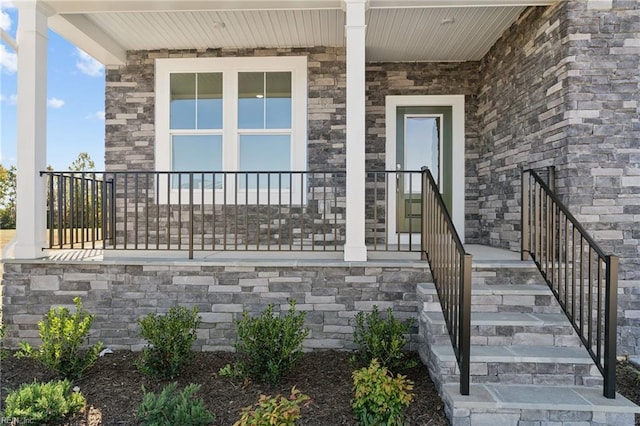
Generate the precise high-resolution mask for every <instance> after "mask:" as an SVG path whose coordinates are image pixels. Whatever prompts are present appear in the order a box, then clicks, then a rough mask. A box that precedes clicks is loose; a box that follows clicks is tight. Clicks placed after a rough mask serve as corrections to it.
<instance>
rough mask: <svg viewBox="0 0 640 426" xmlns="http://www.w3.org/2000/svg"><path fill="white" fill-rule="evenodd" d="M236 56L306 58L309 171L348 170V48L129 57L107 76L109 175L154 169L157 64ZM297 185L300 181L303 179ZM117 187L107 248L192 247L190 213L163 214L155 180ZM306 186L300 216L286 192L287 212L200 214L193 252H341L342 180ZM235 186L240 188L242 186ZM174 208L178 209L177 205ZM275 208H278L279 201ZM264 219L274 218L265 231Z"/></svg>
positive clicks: (316, 179) (131, 179)
mask: <svg viewBox="0 0 640 426" xmlns="http://www.w3.org/2000/svg"><path fill="white" fill-rule="evenodd" d="M235 56H238V57H240V56H243V57H246V56H307V78H308V100H307V102H308V112H307V115H308V123H307V126H308V135H307V161H308V170H309V171H314V170H338V171H344V168H345V98H346V92H345V86H346V62H345V54H344V48H334V47H315V48H309V49H299V48H292V49H202V50H195V49H194V50H171V51H169V50H159V51H131V52H128V55H127V64H126V65H124V66H118V67H110V68H108V69H107V75H106V80H107V82H106V110H105V112H106V142H105V144H106V148H105V149H106V153H105V155H106V158H105V165H106V169H107V171H109V172H123V171H154V170H155V144H154V139H155V125H154V123H155V60H156V59H158V58H206V57H235ZM293 178H299V175H296V176H293ZM282 179H283V180H284V182H288V179H289V177H288V176H282ZM276 180H277V177H274V176H272V184H273V185H276V182H275V181H276ZM233 181H234V177H233V176H230V177H229V180H228V181H227V183H228V185H230V186H231V187H233V186H234V185H233ZM115 182H116V186H117V187H116V190H115V193H116V206H115V215H116V220H115V223H116V233H115V235H114V236H115V241H114V240H110V241H108V243H109V245H116V246H118V247H124V246H125V244H126V246H127V247H128V248H144V247H146V246H151V248H153V247H155V246H156V244H159V245H166V244H173V245H176V244H178V243H180V244H187V243H188V231H187V228H188V224H187V223H188V221H187V220H186V218H187V217H188V210H187V207H183V208H180V207H177V206H173V208H171V209H169V210H167V209H165V205H161V208H160V210H161V212H162V213H161V214H158V206H157V204H156V202H155V198H156V192H155V191H156V190H155V184H156V181H155V179H154V177H153V176H151V177H150V178H147V177H145V176H144V175H140V176H139V177H138V178H136V176H135V175H133V174H132V175H128V176H127V180H126V183H125V178H124V176H122V175H120V176H118V177H116V179H115ZM263 182H264V180H263ZM307 182H308V184H309V187H308V194H307V199H308V200H309V202H308V204H307V205H306V206H305V208H303V209H300V208H299V207H298V208H295V207H293V208H291V207H290V206H289V204H290V203H289V196H288V193H287V192H286V191H285V195H284V201H283V202H282V203H283V204H284V205H285V206H284V207H282V206H278V207H274V208H271V209H268V211H267V208H266V207H265V208H260V209H256V208H245V207H243V206H241V207H240V208H236V207H233V208H230V209H231V211H230V210H229V208H227V207H226V206H225V207H224V208H223V207H221V206H216V208H215V209H214V208H212V206H211V205H204V206H203V207H202V208H199V207H196V209H197V214H198V216H199V218H198V220H197V223H196V225H195V226H196V228H197V229H195V232H196V234H197V240H196V241H195V244H196V246H202V245H203V244H204V245H205V246H206V247H212V245H213V244H214V243H215V244H216V245H219V246H220V247H224V246H227V245H232V246H234V247H235V245H236V243H237V244H238V245H239V246H245V245H247V244H249V245H251V246H254V245H258V244H262V245H264V244H266V243H267V242H269V243H270V244H273V245H275V246H279V245H284V246H289V245H290V244H295V245H299V244H300V243H301V242H304V244H313V245H328V246H333V245H335V244H338V245H342V244H343V242H344V234H345V230H344V205H345V201H344V197H345V179H344V173H338V174H329V175H315V176H309V177H308V181H307ZM238 185H242V182H239V183H238ZM145 191H146V192H145ZM163 191H164V188H163ZM125 194H126V195H125ZM221 197H222V195H220V198H221ZM174 198H177V197H174ZM265 198H266V197H265ZM299 198H300V194H296V195H295V196H294V199H293V200H292V204H293V206H296V205H299V204H300V202H299ZM172 202H173V204H176V203H177V200H176V199H174V200H173V201H172ZM239 202H240V204H243V203H244V200H243V199H240V200H239ZM264 202H265V199H263V203H264ZM272 202H274V203H275V200H274V201H272ZM182 203H183V204H188V201H186V200H185V199H183V200H182ZM168 211H170V213H167V212H168ZM260 217H261V218H262V219H261V220H262V221H260V219H259V218H260ZM157 218H159V219H157ZM200 218H202V219H200ZM237 218H240V220H239V221H238V220H237ZM267 218H269V219H270V221H269V223H268V224H267V222H266V221H267V220H268V219H267ZM156 222H158V223H156ZM325 242H326V243H325ZM136 243H137V244H136ZM216 248H217V247H216ZM218 249H219V248H218Z"/></svg>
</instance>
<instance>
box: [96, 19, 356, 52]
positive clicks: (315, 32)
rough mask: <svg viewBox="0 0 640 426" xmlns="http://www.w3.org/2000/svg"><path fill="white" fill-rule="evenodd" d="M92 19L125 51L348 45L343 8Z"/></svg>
mask: <svg viewBox="0 0 640 426" xmlns="http://www.w3.org/2000/svg"><path fill="white" fill-rule="evenodd" d="M87 16H88V19H89V20H90V21H91V22H92V23H93V24H94V25H95V26H97V27H98V28H100V29H101V30H102V31H104V32H106V33H109V34H110V35H111V37H112V38H113V39H114V40H115V41H116V42H118V43H119V44H120V45H121V46H122V47H124V48H125V49H126V50H140V49H165V48H166V49H194V48H208V47H210V48H219V47H226V48H252V47H267V48H280V47H309V46H342V45H343V44H344V12H342V11H341V10H338V9H329V10H260V11H257V10H242V11H204V12H201V11H198V12H190V11H181V12H144V13H143V12H129V13H111V12H109V13H95V14H88V15H87ZM221 24H223V27H222V25H221Z"/></svg>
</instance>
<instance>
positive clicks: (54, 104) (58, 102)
mask: <svg viewBox="0 0 640 426" xmlns="http://www.w3.org/2000/svg"><path fill="white" fill-rule="evenodd" d="M47 105H48V106H50V107H51V108H56V109H58V108H62V107H63V106H64V101H63V100H62V99H58V98H49V99H48V100H47Z"/></svg>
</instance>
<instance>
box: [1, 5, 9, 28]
mask: <svg viewBox="0 0 640 426" xmlns="http://www.w3.org/2000/svg"><path fill="white" fill-rule="evenodd" d="M3 7H4V5H3ZM0 28H1V29H3V30H5V31H7V32H8V31H9V30H10V29H11V17H10V16H9V14H8V13H6V12H5V11H4V10H0Z"/></svg>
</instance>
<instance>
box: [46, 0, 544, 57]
mask: <svg viewBox="0 0 640 426" xmlns="http://www.w3.org/2000/svg"><path fill="white" fill-rule="evenodd" d="M551 1H552V0H530V1H524V2H523V1H520V2H519V1H517V0H496V1H489V0H455V1H453V0H452V1H448V2H446V1H443V0H371V3H370V6H371V7H370V8H369V10H368V11H367V39H366V43H367V45H366V52H367V61H368V62H381V61H391V62H402V61H411V62H413V61H431V62H436V61H470V60H480V59H481V58H482V57H483V56H484V55H485V54H486V53H487V52H488V51H489V49H490V48H491V46H493V44H494V43H495V42H496V40H497V39H498V38H499V37H500V36H501V35H502V34H503V33H504V31H505V30H506V29H507V28H508V27H509V26H510V25H511V24H512V23H513V22H515V21H516V19H517V18H518V16H519V15H520V14H521V13H522V12H523V11H524V10H525V6H514V5H515V4H517V3H529V4H531V3H533V4H537V3H546V4H548V3H549V2H551ZM51 3H55V4H57V5H58V6H60V5H63V4H64V5H66V7H67V8H72V6H73V5H75V4H76V2H69V1H62V2H57V3H56V2H55V1H49V2H48V4H51ZM79 3H90V4H88V5H85V7H86V8H87V9H92V8H93V9H96V8H98V5H95V4H93V3H92V2H79ZM103 3H108V5H109V6H110V8H109V7H104V8H103V9H101V10H99V11H98V10H95V11H89V12H86V13H80V12H79V10H80V9H77V10H74V11H72V12H71V13H69V14H63V15H56V16H54V17H52V18H50V22H51V28H52V29H53V30H54V31H57V32H58V33H59V34H60V35H62V36H63V37H65V38H67V39H69V40H70V41H71V42H72V43H75V44H76V45H78V46H79V47H81V48H83V49H84V50H86V51H87V53H89V54H91V55H93V56H94V57H96V58H97V59H99V60H101V61H103V62H104V63H106V64H121V63H122V61H123V59H122V58H123V57H124V54H123V52H126V51H127V50H147V49H148V50H157V49H204V48H260V47H263V48H289V47H311V46H344V43H345V40H344V26H345V13H344V11H343V10H341V9H338V8H335V6H336V4H338V3H340V4H341V2H340V1H338V2H336V1H333V0H313V1H311V0H310V3H308V5H309V6H326V7H327V8H309V9H303V8H299V7H294V6H300V5H301V4H307V3H304V2H302V1H301V0H291V1H281V2H276V3H278V4H280V5H281V6H282V8H281V9H277V8H274V9H264V7H265V5H266V4H267V2H266V0H265V1H261V0H256V1H253V2H251V1H249V2H246V1H238V2H237V3H234V2H231V1H224V0H220V1H216V0H214V1H212V2H211V3H212V4H210V5H209V6H207V8H206V9H205V10H198V11H191V10H186V9H187V8H189V7H196V6H198V5H201V6H202V7H205V6H204V4H205V3H206V4H209V3H208V2H198V1H195V2H194V1H184V2H164V3H162V2H160V3H162V4H164V5H165V6H167V7H168V6H169V5H173V6H174V7H175V8H176V9H178V10H177V11H176V10H171V11H161V10H156V9H154V8H153V7H149V9H148V10H146V11H124V12H123V11H114V10H115V9H117V7H116V6H115V5H114V4H112V3H111V2H103ZM117 3H119V6H118V7H125V6H124V3H126V2H124V3H123V2H117ZM130 3H131V5H129V6H130V7H133V6H136V7H138V6H140V7H141V5H143V4H146V3H147V2H144V1H132V2H130ZM151 3H153V2H151ZM485 3H491V6H478V5H481V4H485ZM127 4H128V3H127ZM232 4H236V5H237V6H238V7H237V8H236V9H237V10H222V9H223V6H225V7H226V6H229V5H232ZM272 4H273V3H272ZM444 4H449V5H454V6H452V7H444V6H443V5H444ZM505 4H508V6H505ZM251 5H254V6H256V5H258V6H262V7H263V9H262V10H249V9H246V8H243V7H249V6H251ZM392 5H395V6H397V7H391V6H392ZM465 5H466V6H467V7H463V6H465ZM159 6H160V5H155V6H154V7H159ZM240 6H243V7H240ZM285 6H289V8H287V7H285ZM329 6H334V8H329ZM418 6H422V7H418ZM426 6H428V7H426ZM76 7H79V6H78V5H76ZM111 9H114V10H111ZM443 20H449V21H453V22H452V23H449V24H443V23H442V22H443ZM74 23H76V24H77V23H82V25H81V27H82V28H77V27H74ZM221 24H222V25H221ZM72 27H73V28H72ZM81 36H82V37H84V38H82V37H81ZM79 37H80V38H79ZM91 39H93V40H91Z"/></svg>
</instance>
